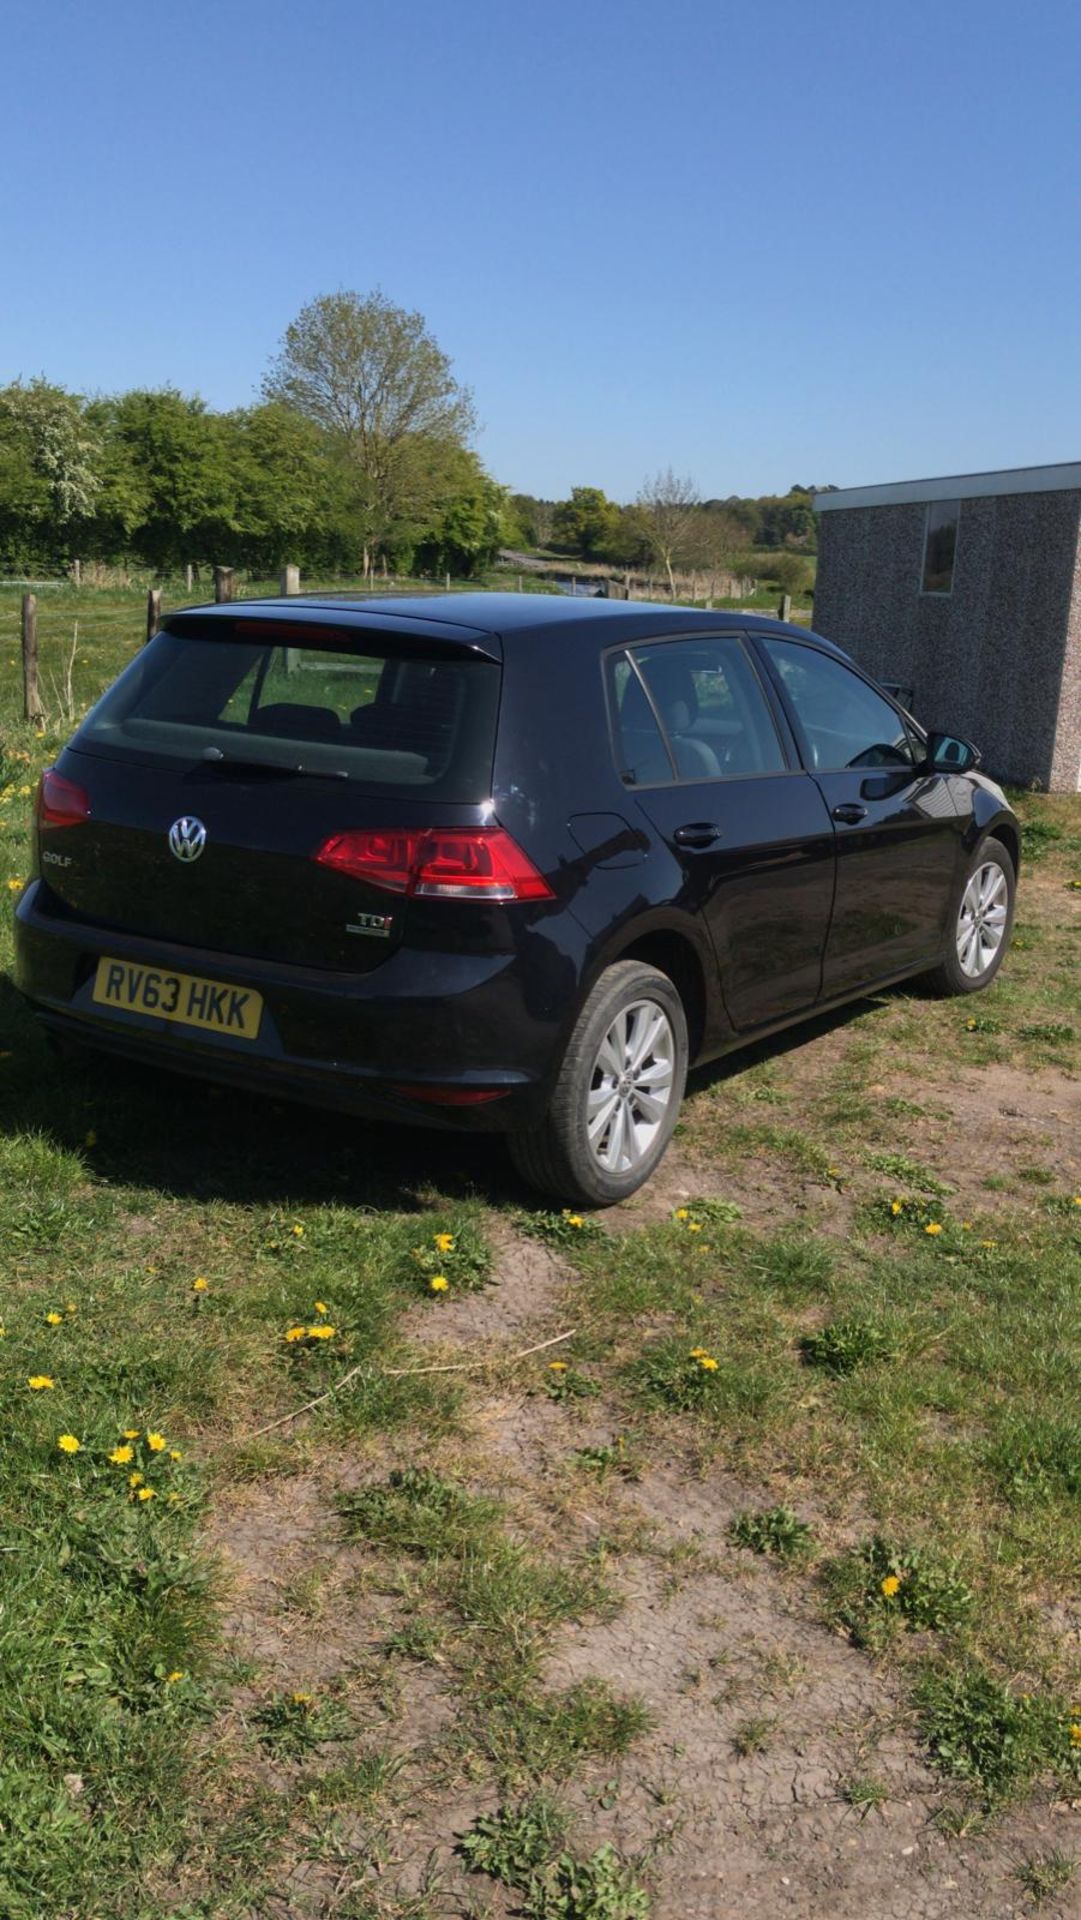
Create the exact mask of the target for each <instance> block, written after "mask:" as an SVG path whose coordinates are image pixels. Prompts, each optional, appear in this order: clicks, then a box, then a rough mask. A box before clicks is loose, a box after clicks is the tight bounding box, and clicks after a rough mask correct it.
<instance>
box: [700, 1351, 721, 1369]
mask: <svg viewBox="0 0 1081 1920" xmlns="http://www.w3.org/2000/svg"><path fill="white" fill-rule="evenodd" d="M698 1364H699V1366H700V1367H701V1368H702V1370H703V1372H704V1373H716V1371H717V1362H716V1360H715V1359H714V1358H713V1355H712V1354H711V1353H704V1354H703V1355H702V1358H701V1359H700V1360H699V1362H698Z"/></svg>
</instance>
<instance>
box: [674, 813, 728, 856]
mask: <svg viewBox="0 0 1081 1920" xmlns="http://www.w3.org/2000/svg"><path fill="white" fill-rule="evenodd" d="M720 837H721V829H720V827H719V826H717V824H716V822H715V821H713V820H689V821H688V822H687V825H686V826H685V827H677V828H676V830H675V832H674V834H673V835H672V838H673V840H674V841H675V843H676V845H677V847H689V848H690V850H691V852H692V853H693V852H699V851H701V850H702V849H703V848H705V847H711V846H712V845H713V842H714V841H715V840H719V839H720Z"/></svg>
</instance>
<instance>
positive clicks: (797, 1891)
mask: <svg viewBox="0 0 1081 1920" xmlns="http://www.w3.org/2000/svg"><path fill="white" fill-rule="evenodd" d="M170 598H171V597H170V596H169V595H168V594H167V595H166V602H167V604H168V603H170ZM171 603H172V604H176V602H175V600H174V601H172V602H171ZM39 606H40V610H41V629H42V646H43V658H44V662H45V668H46V675H47V678H48V676H50V675H52V676H54V678H56V679H57V681H58V682H59V679H60V676H61V675H62V662H63V658H64V653H65V649H66V648H68V647H69V646H70V642H71V637H72V631H73V628H74V625H75V622H76V621H78V626H79V649H78V655H77V661H76V668H75V690H76V704H77V705H79V706H81V705H83V704H85V703H87V702H89V701H90V700H92V699H93V697H94V696H95V695H96V694H97V693H98V692H99V691H100V690H101V688H102V687H103V685H104V684H105V683H106V682H107V681H108V680H109V679H110V678H111V677H112V676H113V675H114V674H115V672H116V671H117V670H118V668H119V667H120V666H121V665H122V664H123V663H124V661H125V659H127V658H128V657H130V655H131V653H132V652H133V651H134V650H135V649H136V648H137V647H138V645H139V644H140V642H141V639H142V594H141V592H140V591H139V590H132V591H129V592H118V593H112V594H106V593H83V594H75V593H74V592H72V591H71V590H70V589H62V590H57V591H55V592H52V593H50V592H47V591H43V592H42V593H41V594H40V596H39ZM17 621H18V593H17V592H15V591H12V590H0V640H2V643H3V644H0V901H4V902H10V903H11V904H13V903H14V901H15V899H16V897H17V893H18V889H19V886H20V884H21V881H22V879H23V878H24V876H25V874H26V871H27V864H28V838H29V831H28V830H29V810H30V805H31V796H32V792H33V787H34V783H35V781H36V778H37V775H38V772H39V771H40V769H41V767H42V766H43V765H45V764H48V762H49V760H50V759H51V758H52V757H54V756H55V754H56V752H57V751H58V749H59V746H60V745H61V742H62V739H63V737H64V733H65V731H66V726H65V725H63V724H61V723H60V722H59V721H58V719H57V717H56V713H55V705H54V713H53V718H52V720H51V721H50V724H49V725H48V726H47V728H46V729H45V730H44V733H43V735H41V736H39V735H38V734H36V733H35V732H33V731H32V730H30V729H28V728H26V727H25V726H24V725H23V724H22V722H21V720H20V718H19V711H20V706H19V701H20V688H19V677H18V664H17V663H18V644H17V640H18V630H17ZM1017 804H1018V806H1019V808H1020V809H1021V811H1022V813H1023V816H1024V821H1025V862H1024V869H1023V874H1022V886H1021V896H1020V911H1019V918H1018V924H1017V937H1016V940H1015V946H1014V951H1013V953H1012V954H1011V956H1010V958H1009V961H1008V963H1007V965H1006V967H1005V969H1004V971H1003V973H1002V975H1001V977H1000V979H999V980H998V981H997V982H996V984H995V986H994V987H993V989H992V990H991V991H990V993H988V994H987V995H984V996H981V997H979V998H978V999H975V1000H972V1001H966V1002H961V1003H959V1002H956V1001H930V1000H927V999H925V998H924V997H922V995H921V994H920V992H919V989H918V988H914V987H908V988H905V989H903V990H900V991H897V992H893V993H888V994H883V995H880V996H878V997H877V998H876V999H874V1000H873V1001H868V1002H865V1003H862V1004H861V1005H859V1006H857V1007H855V1008H852V1009H849V1010H847V1011H846V1012H844V1013H842V1014H840V1015H837V1016H834V1017H832V1018H830V1019H826V1020H820V1021H818V1022H815V1023H813V1024H812V1025H811V1026H810V1027H808V1028H805V1029H801V1030H799V1031H798V1032H797V1033H791V1034H789V1035H787V1036H783V1037H782V1038H781V1039H779V1040H777V1041H774V1042H772V1043H771V1044H769V1045H765V1046H762V1047H759V1048H757V1049H754V1050H753V1051H750V1052H745V1053H743V1054H741V1055H738V1056H736V1057H734V1058H733V1059H732V1060H730V1061H728V1062H726V1063H724V1064H723V1065H722V1066H721V1067H719V1068H714V1069H710V1070H709V1071H706V1072H701V1073H698V1074H697V1075H696V1076H695V1077H694V1083H693V1086H692V1090H691V1093H690V1096H689V1099H688V1102H687V1107H686V1111H685V1114H684V1117H683V1120H682V1122H681V1125H680V1128H679V1131H678V1136H677V1139H676V1141H675V1142H674V1145H673V1148H672V1151H671V1153H670V1155H669V1156H668V1158H667V1159H666V1161H665V1162H664V1164H663V1166H662V1169H661V1170H660V1172H659V1174H658V1175H657V1177H656V1178H655V1179H654V1180H653V1181H652V1182H651V1183H650V1185H649V1186H648V1188H647V1189H646V1190H645V1191H644V1193H643V1194H642V1195H641V1196H639V1197H638V1198H637V1199H636V1200H635V1201H633V1202H631V1203H629V1204H627V1205H626V1206H624V1207H621V1208H618V1209H615V1210H614V1211H613V1212H612V1213H610V1214H606V1215H604V1216H597V1217H591V1216H589V1215H570V1214H562V1213H560V1212H558V1211H555V1212H547V1211H538V1210H537V1209H536V1207H535V1205H534V1202H533V1200H532V1198H531V1196H530V1195H529V1194H527V1193H526V1192H525V1191H523V1190H522V1189H521V1188H519V1187H518V1186H517V1185H516V1183H515V1182H514V1180H513V1178H512V1176H511V1174H510V1171H509V1168H508V1166H507V1163H506V1161H505V1159H504V1157H503V1155H502V1154H501V1152H500V1150H499V1149H498V1147H497V1146H494V1145H492V1144H490V1143H485V1142H484V1141H483V1140H475V1141H473V1142H470V1141H467V1140H462V1141H456V1140H454V1139H453V1138H452V1137H436V1136H434V1135H426V1134H424V1133H421V1132H416V1133H413V1132H409V1131H402V1132H400V1133H395V1132H394V1131H393V1130H390V1129H382V1130H376V1129H369V1128H365V1127H363V1126H361V1125H359V1124H354V1123H351V1122H348V1121H346V1120H343V1119H342V1118H341V1117H339V1116H333V1115H323V1114H319V1113H308V1112H304V1111H301V1110H299V1109H292V1108H288V1107H277V1106H271V1105H269V1104H268V1103H266V1102H261V1101H258V1100H256V1099H254V1098H248V1097H246V1096H243V1095H241V1094H236V1093H218V1092H216V1091H214V1090H212V1089H207V1088H204V1087H201V1086H199V1085H197V1084H194V1083H192V1084H188V1083H177V1084H175V1085H174V1084H171V1083H166V1082H165V1081H164V1080H162V1079H160V1078H159V1077H157V1076H154V1075H153V1074H150V1073H138V1072H136V1071H135V1070H128V1069H123V1068H120V1067H118V1066H113V1065H110V1064H102V1063H99V1064H96V1065H95V1064H90V1063H84V1064H83V1065H75V1064H61V1063H60V1062H58V1061H57V1060H56V1059H54V1057H53V1056H52V1054H51V1053H50V1052H49V1051H48V1049H47V1047H46V1045H45V1043H44V1041H43V1038H42V1036H41V1035H40V1034H39V1032H38V1031H37V1030H36V1028H35V1027H34V1025H33V1023H32V1022H31V1020H30V1019H29V1018H28V1016H27V1013H26V1011H25V1009H24V1008H23V1006H22V1004H21V1002H20V1001H19V999H18V997H17V996H16V994H15V992H14V990H13V988H12V986H11V984H10V977H9V976H10V967H11V959H12V935H11V915H10V905H5V906H0V1287H2V1293H0V1298H2V1304H3V1315H2V1327H3V1334H2V1337H0V1409H2V1414H3V1422H4V1434H5V1445H4V1448H3V1450H2V1453H0V1724H2V1726H3V1742H2V1746H0V1913H3V1915H4V1916H5V1917H6V1916H8V1915H10V1916H11V1920H54V1917H55V1920H255V1916H260V1920H263V1916H265V1920H454V1916H458V1917H459V1920H466V1917H468V1920H476V1917H477V1916H480V1915H482V1914H488V1915H491V1916H492V1920H502V1916H503V1915H505V1914H507V1913H508V1912H520V1913H523V1914H526V1915H529V1916H533V1920H557V1917H558V1920H642V1916H644V1915H645V1914H646V1913H647V1912H652V1914H653V1916H654V1920H687V1916H691V1915H693V1916H696V1917H697V1920H704V1917H705V1916H707V1915H708V1916H710V1920H714V1916H715V1917H716V1920H721V1916H727V1915H729V1914H736V1913H741V1914H742V1913H746V1914H751V1913H756V1914H759V1913H760V1914H762V1915H763V1916H767V1915H768V1916H771V1917H772V1915H773V1914H774V1913H776V1914H778V1915H780V1914H785V1915H788V1914H791V1915H792V1916H794V1917H795V1916H798V1917H799V1920H866V1916H867V1915H869V1914H872V1913H873V1914H874V1915H875V1916H876V1920H911V1915H912V1914H913V1913H915V1912H919V1913H920V1915H921V1916H923V1917H924V1920H954V1917H955V1916H959V1915H964V1916H969V1915H972V1916H975V1915H979V1916H981V1920H984V1917H985V1916H986V1920H1005V1916H1007V1915H1012V1914H1016V1915H1021V1914H1028V1913H1029V1912H1030V1911H1032V1910H1034V1908H1035V1903H1036V1901H1037V1898H1039V1900H1041V1901H1042V1903H1043V1905H1042V1909H1041V1910H1042V1912H1043V1913H1045V1914H1051V1915H1053V1916H1059V1917H1060V1920H1065V1917H1066V1916H1067V1914H1071V1913H1074V1912H1076V1905H1075V1904H1074V1905H1071V1904H1070V1903H1071V1902H1076V1894H1077V1880H1076V1876H1075V1872H1074V1865H1073V1863H1074V1862H1075V1861H1076V1860H1077V1858H1078V1856H1079V1855H1081V1833H1079V1828H1078V1819H1077V1811H1076V1809H1077V1805H1078V1802H1079V1801H1081V1662H1079V1659H1078V1647H1079V1639H1078V1635H1079V1631H1081V1617H1079V1615H1078V1593H1077V1572H1078V1568H1079V1566H1081V1415H1079V1408H1081V799H1074V798H1072V797H1071V798H1058V797H1056V798H1051V799H1047V798H1041V797H1036V796H1029V795H1021V796H1018V800H1017ZM438 1278H442V1279H445V1280H446V1281H447V1286H446V1287H445V1288H443V1287H433V1284H432V1282H433V1280H435V1279H438ZM547 1343H552V1344H547ZM309 1403H315V1404H312V1405H309ZM647 1903H648V1904H647Z"/></svg>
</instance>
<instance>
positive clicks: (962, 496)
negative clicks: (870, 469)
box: [814, 460, 1081, 513]
mask: <svg viewBox="0 0 1081 1920" xmlns="http://www.w3.org/2000/svg"><path fill="white" fill-rule="evenodd" d="M1073 492H1081V461H1078V460H1064V461H1061V462H1059V463H1058V464H1057V465H1054V466H1048V467H1000V468H998V469H996V470H994V471H992V472H989V473H947V474H940V475H938V476H936V477H935V478H934V479H928V480H895V481H889V482H887V483H886V484H885V485H882V486H871V487H841V488H839V489H838V490H837V491H836V492H835V493H816V494H815V497H814V510H815V512H816V513H837V512H840V511H843V510H844V509H845V508H846V507H893V506H901V505H905V504H906V503H907V504H912V503H915V504H917V505H922V504H923V503H924V502H926V501H928V500H981V499H988V498H993V497H995V496H999V495H1006V494H1013V493H1073Z"/></svg>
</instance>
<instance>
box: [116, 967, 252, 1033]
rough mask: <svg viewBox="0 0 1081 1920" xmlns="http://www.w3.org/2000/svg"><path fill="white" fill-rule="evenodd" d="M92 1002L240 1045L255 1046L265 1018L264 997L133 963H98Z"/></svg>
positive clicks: (189, 974) (236, 988)
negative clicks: (223, 1037)
mask: <svg viewBox="0 0 1081 1920" xmlns="http://www.w3.org/2000/svg"><path fill="white" fill-rule="evenodd" d="M93 998H94V999H95V1000H96V1001H97V1003H98V1005H99V1006H100V1007H119V1008H121V1010H122V1011H123V1012H124V1013H150V1014H153V1016H154V1018H155V1019H156V1020H173V1021H175V1022H176V1024H177V1025H178V1026H181V1027H206V1028H209V1030H210V1031H211V1032H212V1033H226V1034H229V1035H231V1037H232V1038H233V1039H235V1040H254V1039H256V1038H257V1036H258V1033H259V1022H260V1020H261V1019H262V1017H263V999H262V995H261V994H258V993H252V991H251V989H250V988H248V987H227V986H224V985H223V984H222V983H221V982H220V981H218V980H203V979H201V978H200V977H199V975H198V974H195V973H163V972H162V971H161V969H160V968H158V967H136V966H133V965H132V964H131V962H130V961H129V960H99V961H98V970H97V973H96V974H95V976H94V993H93Z"/></svg>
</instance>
